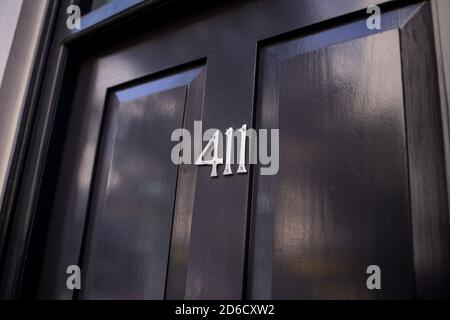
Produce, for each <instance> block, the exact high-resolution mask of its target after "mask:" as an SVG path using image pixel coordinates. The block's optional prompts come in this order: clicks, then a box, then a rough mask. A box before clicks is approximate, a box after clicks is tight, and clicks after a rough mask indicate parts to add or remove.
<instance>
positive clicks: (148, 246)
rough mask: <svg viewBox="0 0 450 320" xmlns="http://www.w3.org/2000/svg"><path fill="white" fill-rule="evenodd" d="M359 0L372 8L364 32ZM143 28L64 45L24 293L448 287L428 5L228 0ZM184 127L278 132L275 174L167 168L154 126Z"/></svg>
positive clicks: (166, 140)
mask: <svg viewBox="0 0 450 320" xmlns="http://www.w3.org/2000/svg"><path fill="white" fill-rule="evenodd" d="M371 2H377V3H380V4H381V3H384V2H389V3H388V4H383V5H382V6H381V9H382V16H381V18H382V28H381V30H376V29H375V30H371V29H369V28H368V27H367V24H366V21H367V19H368V17H369V15H367V13H366V8H367V7H368V6H369V5H370V4H372V3H371ZM166 14H168V13H167V12H166ZM155 21H156V22H154V23H152V22H151V21H149V23H148V26H146V24H145V23H144V24H142V23H141V25H140V28H139V31H138V32H136V33H133V34H130V33H126V32H121V33H119V34H118V36H117V37H113V36H111V35H110V36H109V37H108V38H107V39H108V40H107V41H100V42H99V44H97V45H96V44H95V41H92V42H91V44H92V46H91V47H90V48H84V49H85V50H84V51H81V50H77V51H76V54H77V59H78V61H80V63H79V65H78V66H79V67H77V68H76V72H75V74H76V75H77V77H76V79H77V81H76V85H75V90H74V94H73V97H74V99H73V101H71V102H70V103H65V104H62V103H61V104H60V105H59V108H65V109H70V116H69V118H68V119H69V120H68V124H67V127H66V129H65V132H66V134H65V138H64V147H63V149H62V150H61V155H62V156H61V162H60V164H59V166H58V167H56V168H52V170H54V172H58V175H57V176H58V178H57V184H56V188H55V193H54V196H52V213H51V223H50V227H49V229H48V238H47V241H46V243H47V245H46V250H45V255H44V259H43V260H44V263H43V267H42V270H41V277H40V284H39V297H41V298H57V299H72V298H77V299H102V298H107V299H133V298H137V299H164V298H166V299H183V298H186V299H240V298H249V299H282V298H287V299H316V298H317V299H336V298H337V299H387V298H413V297H438V296H445V295H448V290H449V285H448V283H449V282H448V280H449V279H448V267H449V264H448V255H449V251H448V249H449V246H448V242H449V238H448V210H447V209H448V208H447V199H446V192H447V191H446V186H445V171H444V153H443V141H442V130H441V125H440V121H441V120H440V113H439V98H438V96H439V92H438V82H437V81H438V79H437V75H436V63H435V49H434V42H433V38H432V33H433V27H432V26H433V21H432V16H431V10H430V5H429V3H428V2H427V1H424V2H416V3H413V4H410V3H409V4H404V3H403V2H398V1H365V0H359V1H356V0H345V1H335V0H257V1H240V2H231V3H226V4H221V5H216V6H207V7H205V8H202V9H198V10H195V11H194V10H192V11H189V10H187V11H186V13H185V14H180V13H177V14H174V17H170V15H167V16H166V17H165V19H156V20H155ZM196 120H199V121H202V124H203V127H204V128H217V129H220V130H222V131H225V130H226V129H227V128H229V127H233V128H240V127H241V126H242V125H243V124H247V125H248V126H249V127H253V128H257V129H259V128H262V129H279V130H280V139H279V152H280V166H279V172H278V174H276V175H272V176H263V175H261V174H260V166H252V167H251V168H250V170H249V173H248V174H239V175H237V174H234V175H231V176H219V177H217V178H214V179H212V178H211V177H210V168H209V167H198V166H195V165H187V164H183V165H180V166H176V165H174V164H173V163H172V161H171V159H170V155H171V149H172V147H173V146H174V142H172V141H171V139H170V138H171V133H172V132H173V130H175V129H177V128H182V127H184V128H187V129H190V130H191V132H192V130H193V125H194V121H196ZM233 172H236V167H233ZM69 265H79V266H80V268H81V272H82V289H81V290H77V291H75V293H74V291H71V290H69V289H68V288H67V287H66V279H67V277H68V275H67V274H66V269H67V267H68V266H69ZM371 265H377V266H379V267H380V270H381V279H382V280H381V281H382V282H381V284H382V287H381V289H380V290H369V289H368V287H367V285H366V280H367V278H368V276H369V275H368V274H367V273H366V270H367V268H368V267H369V266H371Z"/></svg>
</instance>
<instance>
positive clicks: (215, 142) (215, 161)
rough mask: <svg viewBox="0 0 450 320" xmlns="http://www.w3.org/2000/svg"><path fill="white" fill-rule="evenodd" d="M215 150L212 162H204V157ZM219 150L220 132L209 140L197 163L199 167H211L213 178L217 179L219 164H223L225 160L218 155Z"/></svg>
mask: <svg viewBox="0 0 450 320" xmlns="http://www.w3.org/2000/svg"><path fill="white" fill-rule="evenodd" d="M211 147H212V148H213V154H212V159H211V160H204V159H203V157H204V156H205V155H206V154H207V153H208V152H209V150H210V149H211ZM218 150H219V130H217V131H216V132H215V133H214V135H213V136H212V137H211V139H210V140H209V142H208V144H207V145H206V147H205V149H203V151H202V153H200V156H199V157H198V159H197V161H195V164H196V165H198V166H206V165H211V166H212V170H211V177H217V166H218V165H219V164H222V163H223V158H219V155H218Z"/></svg>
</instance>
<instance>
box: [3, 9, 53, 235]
mask: <svg viewBox="0 0 450 320" xmlns="http://www.w3.org/2000/svg"><path fill="white" fill-rule="evenodd" d="M48 4H49V0H0V77H1V79H2V81H1V82H0V206H1V205H2V201H3V197H4V191H5V188H6V184H7V179H8V175H9V169H10V167H11V161H12V156H13V154H14V151H15V147H16V139H17V134H18V132H19V130H18V129H19V124H20V121H21V119H22V115H23V110H24V108H25V107H26V105H25V103H26V93H27V91H28V89H29V87H30V78H31V74H32V71H33V66H34V63H35V61H36V53H37V50H36V49H37V47H38V44H39V40H40V36H41V34H42V30H43V29H44V27H45V26H44V21H45V20H44V17H45V14H46V12H47V8H48ZM0 214H1V213H0ZM1 218H2V217H1V216H0V222H1V220H2V219H1ZM0 227H2V226H1V225H0Z"/></svg>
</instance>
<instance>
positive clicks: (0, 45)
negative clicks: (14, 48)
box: [0, 0, 23, 111]
mask: <svg viewBox="0 0 450 320" xmlns="http://www.w3.org/2000/svg"><path fill="white" fill-rule="evenodd" d="M22 2H23V0H0V40H1V42H0V86H1V84H2V80H3V74H4V72H5V68H6V62H7V61H8V57H9V51H10V50H11V45H12V42H13V38H14V33H15V32H16V27H17V22H18V20H19V13H20V9H21V7H22ZM0 111H1V110H0Z"/></svg>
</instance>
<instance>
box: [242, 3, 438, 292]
mask: <svg viewBox="0 0 450 320" xmlns="http://www.w3.org/2000/svg"><path fill="white" fill-rule="evenodd" d="M426 12H427V11H426V10H425V9H424V7H420V6H417V7H411V8H406V9H402V10H398V11H393V12H389V13H388V14H385V16H384V21H389V22H390V23H391V25H389V24H385V25H384V26H385V27H384V29H383V30H381V31H382V32H379V33H378V32H373V31H369V30H368V29H367V27H366V25H365V20H359V21H356V22H353V23H348V24H344V25H340V26H336V27H334V28H330V29H329V30H325V31H319V32H317V33H314V34H311V35H305V36H297V37H295V36H294V37H291V38H290V39H287V40H283V41H277V42H274V43H273V44H270V43H269V44H265V45H264V46H262V47H261V49H260V50H261V51H260V65H259V68H260V73H259V87H258V101H257V110H258V111H257V112H258V126H259V127H260V128H265V129H272V128H279V129H280V170H279V174H278V175H277V176H260V175H259V171H257V175H256V176H255V183H254V199H253V200H254V201H253V214H252V239H251V243H250V258H249V261H250V263H249V284H248V290H249V292H248V295H249V297H251V298H253V299H270V298H274V299H380V298H381V299H389V298H411V297H413V296H415V294H416V292H415V287H414V281H413V279H414V277H415V275H414V271H415V270H414V268H415V260H414V258H416V259H418V258H419V260H420V259H421V258H423V257H422V256H421V257H417V256H416V257H414V253H413V249H416V248H413V235H412V221H411V211H410V203H409V197H410V185H409V173H408V165H409V161H411V158H409V155H408V147H407V146H408V139H407V132H406V111H405V110H407V109H408V108H409V107H408V106H406V104H405V102H404V101H405V99H404V90H405V85H404V83H403V76H404V68H403V64H402V58H403V57H402V51H401V47H402V42H401V33H400V28H399V27H400V26H402V25H403V24H408V23H410V21H413V20H415V19H416V17H417V16H419V17H422V15H423V14H426ZM415 81H418V80H417V79H415ZM409 85H410V84H407V85H406V86H409ZM408 88H409V87H408ZM426 95H427V94H425V96H426ZM426 107H427V108H430V106H426ZM433 107H434V106H433V105H432V106H431V108H433ZM423 112H425V113H427V112H435V111H433V110H431V111H423ZM430 128H432V127H430ZM438 129H439V127H437V129H436V130H438ZM430 130H435V129H430ZM433 132H436V131H433ZM410 143H411V141H410ZM412 158H413V160H415V158H414V157H412ZM414 169H415V168H414ZM430 187H431V188H433V187H434V186H431V185H430ZM414 209H415V208H413V210H414ZM413 212H414V211H413ZM444 212H445V211H444V210H441V211H440V213H441V214H443V213H444ZM416 214H417V213H416ZM371 265H377V266H379V267H380V269H381V273H382V290H369V289H368V287H367V285H366V280H367V278H368V277H369V275H368V274H367V273H366V270H367V268H368V267H369V266H371Z"/></svg>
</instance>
